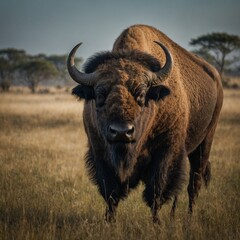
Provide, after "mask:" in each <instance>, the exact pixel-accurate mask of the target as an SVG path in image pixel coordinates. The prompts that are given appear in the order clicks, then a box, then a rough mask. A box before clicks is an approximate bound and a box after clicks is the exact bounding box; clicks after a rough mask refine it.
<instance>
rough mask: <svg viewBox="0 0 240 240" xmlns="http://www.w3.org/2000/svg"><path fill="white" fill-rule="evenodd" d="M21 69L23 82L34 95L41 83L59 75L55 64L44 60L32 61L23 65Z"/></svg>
mask: <svg viewBox="0 0 240 240" xmlns="http://www.w3.org/2000/svg"><path fill="white" fill-rule="evenodd" d="M19 69H20V74H21V77H22V79H23V81H24V82H25V83H26V84H27V86H28V87H29V88H30V90H31V91H32V93H35V92H36V88H37V86H38V85H39V83H40V82H42V81H44V80H47V79H50V78H54V77H55V76H56V75H57V69H56V67H55V66H54V64H53V63H52V62H50V61H47V60H44V59H32V60H30V61H28V62H26V63H25V64H23V65H21V66H20V68H19Z"/></svg>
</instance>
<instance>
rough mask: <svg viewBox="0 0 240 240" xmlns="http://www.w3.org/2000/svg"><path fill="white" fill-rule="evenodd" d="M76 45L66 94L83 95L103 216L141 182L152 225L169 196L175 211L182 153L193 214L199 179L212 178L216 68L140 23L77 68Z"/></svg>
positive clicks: (89, 159)
mask: <svg viewBox="0 0 240 240" xmlns="http://www.w3.org/2000/svg"><path fill="white" fill-rule="evenodd" d="M80 45H81V44H78V45H77V46H75V47H74V48H73V49H72V51H71V52H70V54H69V57H68V61H67V67H68V71H69V74H70V76H71V77H72V79H73V80H74V81H76V82H77V83H78V85H77V86H76V87H75V88H74V89H73V91H72V93H73V94H74V95H76V96H77V97H78V98H80V99H85V103H84V110H83V122H84V127H85V131H86V134H87V137H88V151H87V154H86V158H85V161H86V167H87V169H88V174H89V177H90V179H91V180H92V182H93V183H94V184H96V185H97V187H98V189H99V192H100V194H101V195H102V197H103V198H104V199H105V201H106V205H107V207H106V214H105V218H106V220H107V221H114V220H115V215H116V208H117V206H118V203H119V201H120V200H121V199H124V198H126V197H127V195H128V193H129V192H130V190H131V189H134V188H135V187H136V186H137V185H138V184H139V182H142V183H143V184H144V187H145V189H144V191H143V199H144V201H145V202H146V204H147V205H148V206H149V207H150V209H151V213H152V218H153V222H159V217H158V210H159V209H160V208H161V206H162V205H163V204H164V203H166V202H167V201H169V200H171V199H173V205H172V209H171V215H173V216H174V212H175V208H176V204H177V197H178V194H179V192H180V190H181V188H182V186H183V183H184V182H185V180H186V177H187V173H186V167H187V166H186V164H187V158H188V159H189V162H190V174H189V175H190V177H189V184H188V188H187V190H188V195H189V212H190V213H192V211H193V205H194V203H195V199H196V197H197V195H198V192H199V190H200V188H201V183H202V182H204V183H205V185H208V183H209V180H210V177H211V166H210V161H209V154H210V150H211V146H212V141H213V136H214V132H215V129H216V126H217V122H218V118H219V114H220V110H221V107H222V102H223V90H222V84H221V78H220V76H219V74H218V72H217V70H216V69H215V68H214V67H213V66H211V65H210V64H208V63H207V62H206V61H205V60H203V59H202V58H200V57H198V56H196V55H194V54H192V53H190V52H188V51H186V50H185V49H183V48H182V47H180V46H179V45H178V44H176V43H175V42H173V41H172V40H171V39H170V38H168V37H167V36H166V35H165V34H164V33H162V32H161V31H159V30H157V29H155V28H153V27H151V26H146V25H134V26H131V27H129V28H127V29H125V30H124V31H123V32H122V33H121V34H120V36H119V37H118V38H117V39H116V41H115V43H114V45H113V48H112V50H111V51H105V52H100V53H97V54H95V55H93V56H92V57H90V58H89V59H88V60H87V61H86V63H85V64H84V71H83V72H82V71H80V70H78V69H77V68H76V66H75V65H74V56H75V53H76V51H77V49H78V47H79V46H80Z"/></svg>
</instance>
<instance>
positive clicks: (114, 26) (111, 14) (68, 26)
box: [0, 0, 240, 58]
mask: <svg viewBox="0 0 240 240" xmlns="http://www.w3.org/2000/svg"><path fill="white" fill-rule="evenodd" d="M137 23H141V24H147V25H152V26H154V27H156V28H158V29H160V30H161V31H163V32H164V33H166V34H167V35H168V36H169V37H170V38H172V39H173V40H174V41H175V42H177V43H178V44H180V45H181V46H183V47H185V48H187V49H190V47H189V45H188V43H189V40H190V39H191V38H194V37H197V36H199V35H202V34H205V33H210V32H227V33H230V34H238V35H240V0H175V1H173V0H165V1H163V0H118V1H115V0H95V1H93V0H86V1H84V0H0V48H7V47H14V48H20V49H24V50H26V51H27V52H28V53H31V54H38V53H46V54H64V53H68V52H69V51H70V50H71V48H72V47H73V46H74V45H75V44H76V43H78V42H83V43H84V45H83V46H82V47H81V49H80V50H79V52H78V56H79V57H80V56H82V57H83V58H87V57H89V56H90V55H92V54H93V53H95V52H98V51H102V50H110V49H111V47H112V44H113V42H114V40H115V39H116V38H117V36H118V35H119V34H120V33H121V32H122V30H123V29H125V28H127V27H128V26H130V25H133V24H137Z"/></svg>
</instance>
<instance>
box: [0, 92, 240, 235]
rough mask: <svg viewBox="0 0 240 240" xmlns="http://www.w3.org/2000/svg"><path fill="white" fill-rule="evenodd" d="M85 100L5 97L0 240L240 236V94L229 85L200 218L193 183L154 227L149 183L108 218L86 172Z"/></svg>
mask: <svg viewBox="0 0 240 240" xmlns="http://www.w3.org/2000/svg"><path fill="white" fill-rule="evenodd" d="M81 114H82V103H81V102H77V101H76V100H75V99H74V98H73V97H72V96H70V94H66V93H65V94H64V93H61V94H51V95H50V94H47V95H31V94H27V93H25V94H13V93H9V94H0V193H1V194H0V239H98V240H99V239H174V240H175V239H211V240H212V239H231V240H232V239H240V163H239V162H240V161H239V157H240V91H239V90H226V91H225V100H224V106H223V111H222V115H221V119H220V124H219V125H218V128H217V132H216V135H215V141H214V145H213V149H212V153H211V163H212V175H213V176H212V181H211V183H210V186H209V188H208V189H204V188H202V190H201V192H200V196H199V198H198V200H197V205H196V208H195V212H194V215H193V217H192V219H191V220H190V219H189V216H188V214H187V205H188V199H187V191H186V186H185V188H184V189H183V192H182V194H181V196H180V199H179V206H178V208H177V212H176V218H175V221H174V222H173V221H171V220H170V218H169V213H170V208H171V204H168V205H164V207H163V209H162V210H161V212H160V217H161V220H162V224H161V226H154V225H153V224H152V221H151V214H150V210H149V209H148V208H147V207H146V205H145V204H144V203H143V201H142V197H141V192H142V190H143V187H142V186H139V187H138V188H137V189H136V190H135V191H133V192H132V193H131V194H130V196H129V198H128V199H127V200H126V201H124V202H122V203H121V204H120V206H119V208H118V213H117V222H116V223H114V224H107V223H105V221H104V220H103V216H104V211H105V205H104V201H103V200H102V198H101V197H100V195H99V194H98V192H97V189H96V187H95V186H93V185H92V184H91V183H90V182H89V180H88V177H87V175H86V171H85V169H84V162H83V158H84V153H85V149H86V144H87V142H86V136H85V133H84V129H83V124H82V116H81Z"/></svg>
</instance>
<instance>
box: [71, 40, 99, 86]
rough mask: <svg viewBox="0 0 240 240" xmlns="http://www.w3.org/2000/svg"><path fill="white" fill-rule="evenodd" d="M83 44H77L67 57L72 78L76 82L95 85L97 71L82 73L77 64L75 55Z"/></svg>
mask: <svg viewBox="0 0 240 240" xmlns="http://www.w3.org/2000/svg"><path fill="white" fill-rule="evenodd" d="M81 45H82V43H79V44H77V45H76V46H75V47H74V48H73V49H72V51H71V52H70V53H69V55H68V59H67V68H68V72H69V74H70V76H71V78H72V79H73V80H74V81H75V82H77V83H80V84H83V85H87V86H93V85H94V83H95V81H96V74H95V73H89V74H86V73H82V72H80V71H79V70H78V69H77V68H76V66H75V62H74V56H75V53H76V51H77V49H78V48H79V47H80V46H81Z"/></svg>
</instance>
